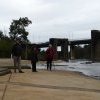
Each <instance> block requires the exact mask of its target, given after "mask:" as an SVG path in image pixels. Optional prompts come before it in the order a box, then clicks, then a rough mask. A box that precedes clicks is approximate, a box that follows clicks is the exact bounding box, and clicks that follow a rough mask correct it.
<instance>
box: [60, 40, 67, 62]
mask: <svg viewBox="0 0 100 100" xmlns="http://www.w3.org/2000/svg"><path fill="white" fill-rule="evenodd" d="M61 54H62V55H61V56H62V59H63V60H66V61H68V40H67V39H66V40H64V41H63V43H62V44H61Z"/></svg>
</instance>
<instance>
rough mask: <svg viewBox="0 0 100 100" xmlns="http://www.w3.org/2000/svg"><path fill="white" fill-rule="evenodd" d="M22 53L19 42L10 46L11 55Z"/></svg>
mask: <svg viewBox="0 0 100 100" xmlns="http://www.w3.org/2000/svg"><path fill="white" fill-rule="evenodd" d="M21 54H22V46H21V45H20V44H15V45H13V47H12V55H13V56H18V57H19V56H21Z"/></svg>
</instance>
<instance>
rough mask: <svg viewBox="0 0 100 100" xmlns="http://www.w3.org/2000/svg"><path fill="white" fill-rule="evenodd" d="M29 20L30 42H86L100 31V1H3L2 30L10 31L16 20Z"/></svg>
mask: <svg viewBox="0 0 100 100" xmlns="http://www.w3.org/2000/svg"><path fill="white" fill-rule="evenodd" d="M20 17H28V18H29V19H30V20H31V21H32V24H31V25H29V26H28V28H27V30H28V31H29V36H28V39H29V40H30V41H31V42H46V41H48V40H49V38H70V39H86V38H91V30H93V29H95V30H100V0H0V30H2V31H3V32H5V33H8V32H9V27H10V24H11V22H12V20H13V19H19V18H20Z"/></svg>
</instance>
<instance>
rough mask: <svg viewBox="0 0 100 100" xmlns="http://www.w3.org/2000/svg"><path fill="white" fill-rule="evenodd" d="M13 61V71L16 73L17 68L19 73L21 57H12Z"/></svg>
mask: <svg viewBox="0 0 100 100" xmlns="http://www.w3.org/2000/svg"><path fill="white" fill-rule="evenodd" d="M13 61H14V67H15V68H14V71H15V72H16V69H17V68H18V70H19V71H21V56H19V57H17V56H13Z"/></svg>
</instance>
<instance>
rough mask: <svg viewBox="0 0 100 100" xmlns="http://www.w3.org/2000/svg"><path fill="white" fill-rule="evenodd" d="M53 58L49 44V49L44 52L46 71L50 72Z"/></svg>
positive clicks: (52, 51) (52, 50)
mask: <svg viewBox="0 0 100 100" xmlns="http://www.w3.org/2000/svg"><path fill="white" fill-rule="evenodd" d="M53 57H54V49H53V47H52V45H51V44H49V47H48V48H47V50H46V60H47V70H49V69H50V71H51V70H52V60H53Z"/></svg>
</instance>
